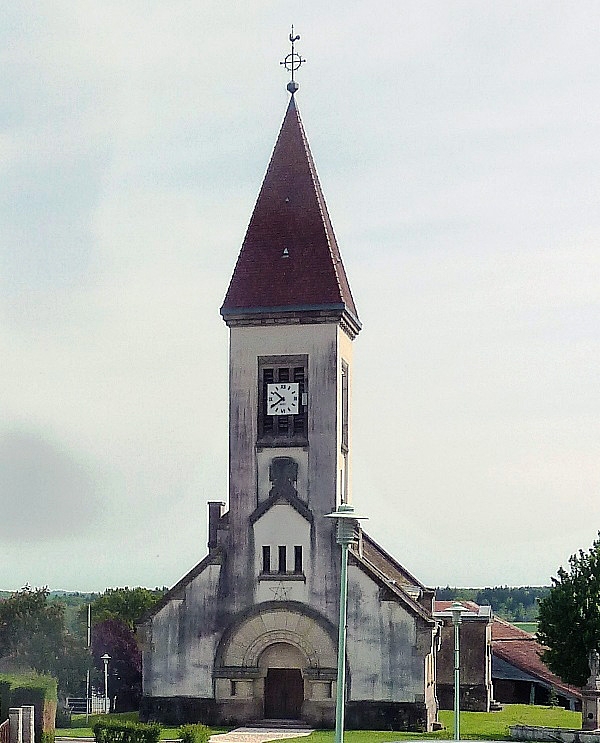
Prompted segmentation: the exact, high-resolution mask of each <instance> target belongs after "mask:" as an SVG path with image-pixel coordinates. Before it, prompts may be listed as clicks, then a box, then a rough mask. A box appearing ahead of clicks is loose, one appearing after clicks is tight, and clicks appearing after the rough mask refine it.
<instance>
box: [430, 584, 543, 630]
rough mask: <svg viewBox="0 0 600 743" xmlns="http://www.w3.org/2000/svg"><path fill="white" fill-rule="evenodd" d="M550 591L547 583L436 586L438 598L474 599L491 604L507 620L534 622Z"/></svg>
mask: <svg viewBox="0 0 600 743" xmlns="http://www.w3.org/2000/svg"><path fill="white" fill-rule="evenodd" d="M549 593H550V586H519V587H511V586H495V587H494V588H451V587H450V586H446V587H445V588H438V589H437V590H436V592H435V597H436V599H439V600H440V601H474V602H475V603H476V604H479V605H480V606H491V607H492V611H493V612H494V614H495V615H496V616H498V617H500V618H501V619H506V621H507V622H536V621H537V619H538V612H539V602H540V601H541V600H542V599H544V598H545V597H546V596H547V595H548V594H549Z"/></svg>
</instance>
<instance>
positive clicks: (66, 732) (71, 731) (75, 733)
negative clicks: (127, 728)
mask: <svg viewBox="0 0 600 743" xmlns="http://www.w3.org/2000/svg"><path fill="white" fill-rule="evenodd" d="M106 718H108V719H110V720H128V721H130V722H139V716H138V713H137V712H117V713H116V714H112V715H90V719H89V723H88V724H87V725H86V723H85V715H73V717H72V720H71V727H70V728H56V735H57V736H64V737H67V738H93V737H94V733H93V732H92V726H93V725H95V724H96V723H97V722H100V720H103V719H106ZM160 737H161V740H164V739H165V738H179V727H174V728H169V727H164V728H163V729H162V730H161V732H160Z"/></svg>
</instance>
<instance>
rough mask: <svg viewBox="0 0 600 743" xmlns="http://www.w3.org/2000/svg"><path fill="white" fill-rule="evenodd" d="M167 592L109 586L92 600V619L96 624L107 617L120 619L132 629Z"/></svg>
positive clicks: (163, 590)
mask: <svg viewBox="0 0 600 743" xmlns="http://www.w3.org/2000/svg"><path fill="white" fill-rule="evenodd" d="M164 593H165V589H159V588H155V589H154V590H150V589H149V588H128V587H127V586H126V587H125V588H107V589H106V591H104V593H103V594H102V595H101V596H99V597H98V598H97V599H95V600H94V601H93V602H92V621H93V622H94V624H96V623H97V622H103V621H104V620H105V619H120V620H121V621H122V622H124V623H125V624H126V625H127V626H128V627H129V628H130V629H132V630H133V629H135V623H136V622H137V621H139V620H140V619H141V618H142V617H143V616H144V614H145V613H146V612H147V611H149V610H150V609H151V608H152V607H153V606H154V604H156V602H157V601H159V600H160V599H161V598H162V596H163V595H164Z"/></svg>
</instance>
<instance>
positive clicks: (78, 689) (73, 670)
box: [0, 585, 166, 711]
mask: <svg viewBox="0 0 600 743" xmlns="http://www.w3.org/2000/svg"><path fill="white" fill-rule="evenodd" d="M165 591H166V589H165V588H162V589H161V588H156V589H154V590H151V589H148V588H128V587H125V588H109V589H107V590H106V591H104V593H102V594H63V593H61V594H57V593H56V592H50V591H49V589H48V588H31V587H30V586H28V585H26V586H24V587H23V588H22V589H21V590H19V591H15V592H13V593H8V592H5V595H4V596H3V597H2V598H1V600H0V664H1V665H2V666H3V667H4V668H5V669H6V670H10V671H30V670H33V671H36V672H38V673H46V674H50V675H52V676H54V677H55V678H56V679H57V682H58V694H59V700H60V701H62V702H64V701H65V699H66V697H68V696H77V697H84V696H85V695H86V679H87V674H88V671H89V673H90V680H91V683H92V686H95V687H96V688H98V689H101V690H103V688H104V686H103V682H104V676H103V675H104V662H103V661H102V656H103V655H104V654H108V655H109V656H110V658H111V660H110V663H109V674H108V692H109V694H108V695H109V697H110V698H111V699H112V700H116V701H115V702H114V705H113V707H114V709H115V711H129V710H134V709H137V707H138V705H139V700H140V698H141V690H142V688H141V678H142V677H141V671H142V660H141V652H140V648H139V644H138V641H137V638H136V635H135V625H136V622H138V621H139V620H140V619H141V618H142V617H143V616H144V615H145V614H146V613H147V612H148V611H150V610H151V609H152V607H153V606H154V605H155V604H156V602H157V601H159V600H160V599H161V598H162V596H163V595H164V593H165ZM88 605H89V607H90V609H89V614H90V617H91V632H90V644H89V646H88Z"/></svg>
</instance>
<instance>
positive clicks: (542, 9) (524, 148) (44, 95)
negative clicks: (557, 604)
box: [0, 0, 600, 590]
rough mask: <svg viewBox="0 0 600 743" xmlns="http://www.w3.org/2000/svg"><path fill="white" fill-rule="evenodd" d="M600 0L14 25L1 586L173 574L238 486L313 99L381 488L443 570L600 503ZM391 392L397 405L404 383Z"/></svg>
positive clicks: (544, 533) (368, 476)
mask: <svg viewBox="0 0 600 743" xmlns="http://www.w3.org/2000/svg"><path fill="white" fill-rule="evenodd" d="M599 16H600V5H599V4H598V3H597V2H591V1H590V2H586V1H585V0H580V1H579V2H577V3H573V2H570V1H569V2H557V1H553V0H543V1H540V2H533V1H532V2H523V0H518V1H512V0H502V1H500V0H496V1H495V2H486V1H485V0H479V1H477V2H471V1H467V0H465V1H452V0H449V1H444V2H442V0H439V1H438V2H428V1H427V0H412V1H403V0H388V1H385V0H370V2H368V3H367V2H364V0H360V1H358V0H344V2H341V0H332V1H331V2H326V3H324V2H322V0H318V1H317V0H302V2H291V0H276V1H275V0H253V1H252V2H249V3H242V2H234V1H233V0H218V1H217V0H214V1H211V2H209V1H208V0H197V1H196V2H191V1H188V0H186V1H185V2H184V1H182V0H170V1H169V2H164V1H163V2H152V1H151V0H146V1H145V2H143V1H141V0H127V2H120V1H119V2H117V1H111V0H102V2H91V1H87V0H76V1H75V0H71V1H67V0H64V1H62V2H59V1H56V2H53V1H52V0H47V1H46V2H44V1H43V0H41V1H40V2H34V1H33V0H32V1H24V2H4V3H3V8H2V21H1V22H0V67H1V69H2V75H1V76H0V173H1V174H0V588H4V589H10V588H12V589H14V588H18V587H20V586H22V585H23V584H24V583H26V582H29V583H30V584H32V585H35V586H38V585H39V586H41V585H49V586H50V587H51V588H57V589H58V588H63V589H71V590H77V589H80V590H103V589H104V588H105V587H107V586H122V585H129V586H132V585H147V586H151V587H154V586H157V585H158V586H162V585H172V584H173V583H174V582H175V581H176V580H178V579H179V578H180V577H181V576H182V575H183V574H184V573H186V572H187V571H188V570H189V569H190V568H191V567H192V566H193V565H194V564H195V563H196V562H198V561H199V560H200V559H201V558H202V557H203V556H204V554H205V552H206V510H207V509H206V502H207V500H220V499H222V500H226V496H227V410H228V398H227V395H228V392H227V351H228V336H227V328H226V327H225V325H224V323H223V322H222V320H221V319H220V316H219V307H220V305H221V303H222V300H223V297H224V294H225V291H226V288H227V285H228V282H229V279H230V276H231V272H232V270H233V266H234V263H235V260H236V257H237V253H238V251H239V248H240V245H241V242H242V240H243V237H244V233H245V229H246V226H247V223H248V220H249V218H250V215H251V212H252V209H253V206H254V201H255V199H256V196H257V194H258V190H259V187H260V184H261V181H262V178H263V175H264V171H265V169H266V166H267V163H268V160H269V157H270V154H271V150H272V148H273V145H274V143H275V139H276V136H277V132H278V130H279V127H280V124H281V120H282V118H283V115H284V112H285V108H286V105H287V98H288V94H287V92H286V90H285V85H286V83H287V80H288V77H287V75H286V73H285V71H284V70H283V68H281V66H280V65H279V61H280V60H281V59H283V57H284V56H285V54H287V53H288V51H289V48H288V44H289V42H288V40H287V37H288V34H289V26H290V23H294V24H295V30H296V32H297V33H299V34H301V37H302V38H301V41H300V42H299V44H298V51H300V52H301V53H302V55H303V56H304V57H305V58H306V60H307V61H306V64H305V65H304V66H303V67H302V69H301V71H300V72H299V74H298V76H297V79H298V81H299V82H300V91H299V92H298V94H297V101H298V105H299V108H300V111H301V115H302V118H303V121H304V125H305V128H306V131H307V134H308V138H309V142H310V145H311V148H312V151H313V155H314V157H315V161H316V165H317V169H318V171H319V174H320V178H321V183H322V186H323V189H324V192H325V198H326V200H327V203H328V206H329V211H330V214H331V217H332V220H333V224H334V228H335V231H336V234H337V238H338V242H339V244H340V248H341V251H342V255H343V257H344V262H345V265H346V270H347V273H348V276H349V279H350V283H351V286H352V290H353V293H354V297H355V299H356V303H357V306H358V310H359V314H360V317H361V320H362V322H363V331H362V332H361V334H360V336H359V337H358V339H357V340H356V342H355V370H354V390H353V393H354V396H353V403H354V408H353V414H354V419H353V422H354V434H353V449H352V453H353V476H354V502H355V505H356V507H357V509H359V510H360V511H361V512H363V513H364V514H366V515H368V516H369V518H370V520H369V522H367V529H368V531H369V532H370V533H371V535H372V536H373V537H374V538H375V539H377V540H378V541H379V542H380V543H381V544H382V545H383V546H384V547H386V548H387V549H388V550H389V551H390V552H392V554H394V555H395V556H396V557H397V558H398V559H399V560H400V561H401V562H402V563H403V564H404V565H406V567H407V568H408V569H409V570H411V571H412V572H413V573H415V574H416V575H417V577H419V578H420V579H421V580H422V581H423V582H425V583H427V584H430V585H446V584H450V585H463V586H465V585H469V586H483V585H496V584H509V585H521V584H547V583H549V581H550V577H551V576H552V575H554V574H555V572H556V569H557V568H558V566H559V565H561V564H565V563H566V561H567V559H568V556H569V555H570V554H571V553H573V552H575V551H576V550H578V549H579V548H580V547H582V548H587V547H589V546H590V544H591V542H592V540H593V539H594V537H595V535H596V533H597V531H598V528H600V384H599V371H600V370H599V360H600V208H599V207H600V204H599V202H600V190H599V173H600V59H599V57H600V52H599V50H600V23H599V20H600V18H599ZM374 388H376V389H377V390H379V391H381V390H386V397H385V400H386V406H385V410H384V409H382V407H381V405H380V399H381V398H380V396H379V397H378V398H377V399H374V396H373V389H374Z"/></svg>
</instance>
